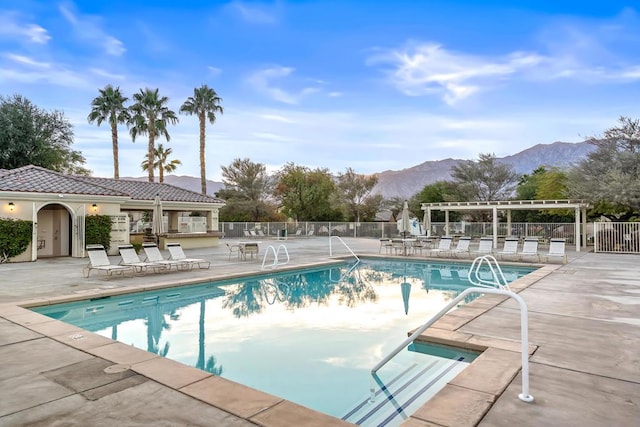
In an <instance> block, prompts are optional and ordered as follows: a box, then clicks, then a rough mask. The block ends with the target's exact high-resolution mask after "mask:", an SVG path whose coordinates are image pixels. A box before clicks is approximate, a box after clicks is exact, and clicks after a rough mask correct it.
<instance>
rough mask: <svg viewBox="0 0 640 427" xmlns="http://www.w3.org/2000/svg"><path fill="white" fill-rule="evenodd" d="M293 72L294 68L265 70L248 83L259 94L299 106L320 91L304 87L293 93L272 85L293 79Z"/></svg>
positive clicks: (248, 79) (254, 75)
mask: <svg viewBox="0 0 640 427" xmlns="http://www.w3.org/2000/svg"><path fill="white" fill-rule="evenodd" d="M293 71H294V69H293V68H290V67H281V66H274V67H270V68H265V69H262V70H258V71H256V72H254V73H253V74H251V75H250V76H249V77H248V78H247V82H248V83H249V84H250V85H251V86H253V88H254V89H256V90H257V91H258V92H260V93H262V94H264V95H266V96H268V97H269V98H272V99H274V100H276V101H280V102H283V103H285V104H298V103H299V102H300V101H301V100H302V98H304V97H305V96H307V95H310V94H312V93H316V92H319V91H320V89H319V88H317V87H304V88H302V89H298V90H295V91H291V90H286V89H283V88H281V87H278V86H275V85H274V84H273V83H272V81H273V80H279V81H282V79H284V78H285V77H291V75H292V73H293Z"/></svg>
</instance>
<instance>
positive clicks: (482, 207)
mask: <svg viewBox="0 0 640 427" xmlns="http://www.w3.org/2000/svg"><path fill="white" fill-rule="evenodd" d="M590 206H591V205H590V204H589V203H587V202H585V201H584V200H503V201H502V200H498V201H487V202H442V203H422V207H421V209H422V210H423V211H424V227H425V230H427V236H430V235H431V212H432V211H444V214H445V215H444V218H445V232H446V233H448V232H449V212H450V211H492V219H493V246H494V247H498V211H505V212H506V214H507V233H508V234H509V235H510V234H511V211H512V210H540V209H545V210H547V209H574V210H575V218H576V222H575V231H574V236H575V240H576V242H575V243H576V252H580V247H581V246H583V247H586V246H587V239H586V228H587V227H586V224H587V208H588V207H590ZM580 224H583V227H582V238H581V237H580Z"/></svg>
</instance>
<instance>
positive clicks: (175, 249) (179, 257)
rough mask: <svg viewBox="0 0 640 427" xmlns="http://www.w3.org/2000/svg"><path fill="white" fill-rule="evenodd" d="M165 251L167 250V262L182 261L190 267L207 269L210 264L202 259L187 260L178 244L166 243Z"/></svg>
mask: <svg viewBox="0 0 640 427" xmlns="http://www.w3.org/2000/svg"><path fill="white" fill-rule="evenodd" d="M167 249H168V250H169V260H171V261H183V262H188V263H189V264H191V266H194V265H197V266H198V268H202V269H204V268H209V267H211V262H210V261H207V260H206V259H202V258H187V255H185V253H184V251H183V250H182V246H180V243H167Z"/></svg>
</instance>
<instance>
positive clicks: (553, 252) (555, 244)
mask: <svg viewBox="0 0 640 427" xmlns="http://www.w3.org/2000/svg"><path fill="white" fill-rule="evenodd" d="M565 242H566V241H565V239H560V238H557V239H551V240H550V242H549V253H547V254H545V255H544V260H545V262H549V259H550V258H560V259H562V263H563V264H566V263H567V253H566V252H565Z"/></svg>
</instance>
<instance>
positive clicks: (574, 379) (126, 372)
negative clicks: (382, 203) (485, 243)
mask: <svg viewBox="0 0 640 427" xmlns="http://www.w3.org/2000/svg"><path fill="white" fill-rule="evenodd" d="M345 241H346V242H347V243H348V244H349V246H350V247H352V248H353V249H354V251H355V252H357V253H359V254H377V253H378V249H379V242H378V241H376V240H369V239H345ZM224 243H225V241H223V243H222V244H221V245H220V246H219V247H217V248H211V249H202V250H188V251H186V252H187V255H188V256H191V257H204V258H207V259H210V260H212V268H211V269H210V270H194V271H192V272H179V273H170V274H163V275H147V276H143V277H133V278H114V279H112V280H104V279H103V278H102V277H98V276H94V275H92V276H91V278H89V279H85V278H84V277H82V273H81V270H82V267H83V266H84V265H85V264H86V262H87V261H86V260H80V259H71V258H64V259H49V260H39V261H37V262H35V263H21V264H2V265H0V277H1V278H2V279H0V360H2V363H3V367H2V369H0V425H2V426H23V425H42V426H50V425H78V426H101V425H109V426H110V425H115V424H120V425H122V426H135V425H141V426H142V425H150V424H153V425H161V426H162V425H167V426H182V425H203V426H205V425H207V426H211V425H219V426H241V425H264V426H294V425H295V426H304V425H306V426H326V425H345V423H343V422H341V421H339V420H336V419H333V418H331V417H328V416H326V415H323V414H319V413H316V412H313V411H309V410H307V409H306V408H303V407H300V406H298V405H295V404H292V403H291V402H287V401H283V400H282V399H280V398H277V397H276V396H271V395H267V394H264V393H261V392H258V391H255V390H251V389H249V388H246V387H243V386H239V385H237V384H235V383H231V382H230V381H226V380H225V379H224V378H220V377H211V375H209V374H207V373H204V372H202V371H199V370H196V369H195V368H190V367H185V366H183V365H180V364H178V363H175V362H171V361H168V360H166V359H163V358H160V357H158V356H157V355H152V354H151V353H147V352H144V351H140V350H136V349H132V348H130V347H129V346H126V345H124V344H119V343H113V342H111V341H110V340H107V339H106V338H103V337H98V336H95V335H93V334H89V333H86V331H81V330H79V329H78V328H75V327H72V326H70V325H65V324H63V323H61V322H57V321H54V320H51V319H43V318H42V316H40V315H36V314H33V313H32V312H30V311H26V310H24V309H22V308H20V307H18V303H20V305H24V304H23V303H24V302H25V301H31V303H35V302H40V303H42V302H46V301H50V300H55V299H59V298H60V297H61V296H64V295H82V296H90V295H96V294H101V293H104V292H111V291H114V290H115V291H122V290H131V289H138V290H139V289H145V288H149V287H151V286H158V285H168V284H170V283H175V282H177V281H180V282H196V281H202V280H204V279H209V278H215V277H226V276H228V275H236V274H244V273H257V272H258V271H260V263H261V258H260V259H259V260H254V261H239V260H238V259H237V257H236V256H235V254H233V256H232V257H231V259H229V252H228V250H227V247H226V245H224ZM230 243H233V242H230ZM280 243H285V244H286V245H287V248H288V249H289V252H290V253H291V265H292V266H301V265H307V264H310V263H314V262H318V261H328V252H329V250H328V247H329V245H328V240H327V239H326V238H321V237H315V238H299V239H289V240H288V241H286V242H276V241H263V244H262V247H261V251H263V250H264V249H263V248H264V247H265V246H266V245H268V244H273V245H275V247H277V245H278V244H280ZM334 251H335V252H334V255H346V254H347V251H346V250H345V249H344V248H343V247H341V246H340V245H339V244H337V245H336V246H335V247H334ZM113 259H114V261H117V259H118V258H117V257H114V258H113ZM638 265H640V257H639V256H632V255H606V254H593V253H579V254H578V253H575V252H574V253H571V254H570V262H569V263H568V264H567V265H564V266H559V267H558V268H556V267H549V268H545V269H544V271H545V272H544V273H541V274H539V275H538V276H534V277H532V278H529V280H528V281H527V282H526V283H525V282H523V283H522V284H521V285H520V286H519V287H517V289H518V290H519V291H520V295H521V296H522V297H523V298H524V300H525V301H526V302H527V304H528V307H529V312H530V313H529V318H530V341H531V344H532V346H531V350H530V352H531V354H532V355H531V358H530V362H531V363H530V367H531V378H530V382H531V394H532V395H533V396H534V397H535V401H534V403H530V404H527V403H523V402H521V401H520V400H518V398H517V395H518V393H520V391H521V389H520V384H521V378H520V374H519V367H518V363H519V362H518V357H519V353H518V346H517V342H518V340H519V336H520V335H519V314H518V310H517V306H516V305H515V304H514V303H512V302H511V301H502V300H496V299H493V300H492V298H491V297H487V296H485V297H483V298H481V299H479V300H477V301H478V302H477V303H475V305H471V306H469V307H463V310H456V311H454V312H452V313H450V314H449V315H447V317H446V318H443V320H442V321H441V322H438V323H437V324H436V325H434V326H435V327H433V328H430V329H429V330H428V331H427V335H430V336H432V337H440V338H442V339H443V340H444V341H447V340H449V341H457V342H464V343H466V345H468V346H470V347H472V346H479V347H483V348H486V349H487V350H486V351H485V353H483V355H482V356H480V357H479V358H478V359H476V360H477V361H478V360H479V361H480V362H479V363H478V364H476V363H475V362H474V365H475V366H474V365H472V366H470V367H469V368H467V369H466V370H465V371H463V373H462V374H461V375H459V376H458V377H456V379H454V380H453V381H452V382H451V383H450V384H449V385H447V387H446V388H445V389H444V390H443V391H442V392H441V393H439V394H438V395H437V396H436V397H435V398H433V399H432V400H431V401H430V402H428V403H427V405H425V406H424V407H423V408H421V409H420V410H419V411H418V412H417V413H416V414H414V416H413V417H411V418H410V419H409V420H407V422H406V423H405V424H406V425H407V426H423V427H424V426H433V425H436V426H437V425H456V426H457V425H476V424H479V425H481V426H494V425H496V426H501V425H504V426H507V425H509V426H511V425H521V426H551V425H553V426H565V425H566V426H631V425H638V420H640V282H639V281H638V267H637V266H638ZM472 304H474V303H472ZM416 326H419V325H416ZM514 360H515V362H514ZM487 373H488V374H487ZM487 378H488V379H487Z"/></svg>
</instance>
